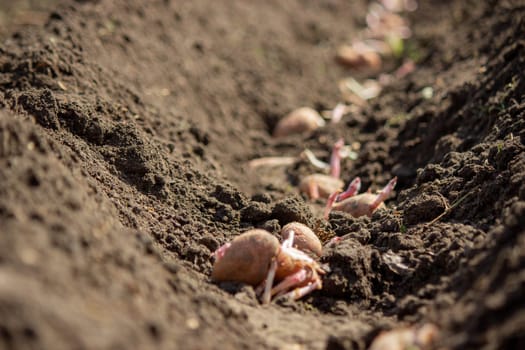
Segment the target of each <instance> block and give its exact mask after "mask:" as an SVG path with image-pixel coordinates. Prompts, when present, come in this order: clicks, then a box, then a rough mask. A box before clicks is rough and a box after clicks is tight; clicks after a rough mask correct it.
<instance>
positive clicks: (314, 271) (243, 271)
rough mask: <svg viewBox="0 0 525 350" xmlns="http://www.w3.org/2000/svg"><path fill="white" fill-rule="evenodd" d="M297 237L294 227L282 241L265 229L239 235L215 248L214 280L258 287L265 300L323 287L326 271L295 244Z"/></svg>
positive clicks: (294, 295)
mask: <svg viewBox="0 0 525 350" xmlns="http://www.w3.org/2000/svg"><path fill="white" fill-rule="evenodd" d="M294 237H295V232H294V231H293V230H291V231H290V233H289V236H288V238H287V239H285V240H284V241H283V243H282V244H281V245H279V241H278V240H277V238H275V237H274V236H272V235H271V234H270V233H269V232H268V231H265V230H260V229H253V230H249V231H247V232H245V233H243V234H241V235H240V236H237V237H236V238H234V239H233V240H232V241H231V242H229V243H226V244H225V245H223V246H221V247H220V248H219V249H217V250H216V251H215V253H214V255H215V263H214V265H213V272H212V275H211V277H212V280H214V281H216V282H221V281H235V282H243V283H247V284H250V285H252V286H254V287H257V291H258V294H259V295H260V296H261V301H262V303H263V304H267V303H269V302H270V300H271V298H272V297H277V296H284V297H288V298H291V299H293V300H297V299H299V298H301V297H303V296H304V295H306V294H308V293H311V292H312V291H314V290H316V289H321V288H322V282H321V278H320V277H319V274H323V273H324V271H323V270H322V269H321V267H320V265H319V264H318V263H317V262H316V261H315V260H314V259H312V258H311V257H309V256H308V255H307V254H306V253H304V252H302V251H300V250H298V249H296V248H293V247H292V245H293V241H294ZM274 281H276V282H277V284H275V286H274Z"/></svg>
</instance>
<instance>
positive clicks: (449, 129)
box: [0, 0, 525, 349]
mask: <svg viewBox="0 0 525 350" xmlns="http://www.w3.org/2000/svg"><path fill="white" fill-rule="evenodd" d="M368 5H369V4H368V3H367V2H365V1H356V2H348V1H342V0H330V1H322V2H306V1H299V0H293V1H286V2H282V1H264V2H263V1H260V2H255V1H253V2H232V1H226V0H218V1H214V2H209V1H191V2H174V1H150V2H148V4H147V5H145V4H144V2H142V1H138V0H134V1H123V0H122V1H106V0H101V1H76V2H72V3H66V4H63V5H61V6H57V7H56V8H55V9H54V10H52V11H50V12H49V13H48V14H47V15H46V17H45V18H47V19H46V20H45V21H42V22H44V24H42V25H39V23H32V25H26V24H24V25H20V23H15V24H13V23H11V24H8V26H7V31H10V32H11V33H10V34H9V35H6V36H5V37H6V39H5V41H4V43H3V45H2V47H1V48H0V107H2V109H1V110H0V232H1V233H2V241H3V244H1V245H0V315H1V317H0V347H3V348H55V349H57V348H64V349H66V348H72V347H73V348H152V347H155V348H169V349H173V348H184V349H202V348H225V347H226V348H236V349H238V348H275V349H289V348H290V349H291V348H294V349H295V348H308V349H310V348H313V349H325V348H327V349H366V348H367V347H368V346H369V345H370V344H371V342H372V340H373V339H374V337H375V336H376V335H377V334H378V333H379V332H380V331H381V330H384V329H390V328H396V327H401V326H404V325H412V324H417V325H421V324H424V323H428V322H431V323H434V324H435V325H437V326H438V327H439V329H440V335H439V337H438V339H437V343H436V346H437V347H439V348H451V349H467V348H469V349H479V348H487V349H493V348H494V349H495V348H498V349H499V348H508V349H512V348H523V347H525V339H524V334H525V310H524V305H523V297H522V295H523V289H524V283H525V280H524V277H523V276H524V272H523V271H524V269H525V260H524V259H525V222H524V218H525V152H524V151H525V146H524V141H525V117H524V108H525V105H524V104H523V101H522V100H523V96H524V90H525V81H523V77H522V69H521V68H522V67H523V66H524V65H525V45H524V42H523V40H522V38H521V33H523V32H524V31H525V19H524V18H525V17H524V15H525V11H524V10H523V9H524V6H523V4H520V2H519V1H516V2H512V1H501V2H498V1H491V2H487V3H484V4H480V3H479V2H473V1H472V2H424V3H421V4H419V8H418V9H417V10H416V11H414V12H412V13H410V14H408V15H407V16H408V18H409V19H410V22H411V28H412V30H413V32H414V36H413V38H411V39H409V40H408V41H407V42H406V52H407V54H410V55H411V56H412V57H413V58H414V59H417V65H416V70H415V71H414V72H413V73H412V74H409V75H407V76H405V77H403V78H400V79H395V80H394V81H392V82H391V83H390V84H389V85H388V86H386V87H385V88H384V89H383V91H382V93H381V95H380V96H379V97H377V98H375V99H372V100H370V101H369V103H368V104H366V105H365V106H364V107H362V108H359V109H356V110H353V111H352V112H350V113H348V114H346V115H345V116H344V117H343V120H342V121H341V122H340V123H339V124H334V123H328V124H327V125H326V126H325V127H323V128H320V129H317V130H315V131H313V132H311V133H309V134H304V135H294V136H289V137H285V138H279V139H275V138H273V137H272V136H271V131H272V130H273V127H274V126H275V125H276V123H277V121H278V120H279V119H280V118H281V117H282V116H284V115H285V114H286V113H288V112H289V111H291V110H293V109H295V108H297V107H301V106H310V107H313V108H315V109H316V110H319V111H322V110H325V109H332V108H333V107H334V106H335V105H336V103H337V102H339V101H340V99H341V97H340V91H339V88H338V83H337V82H338V81H339V80H340V79H341V78H343V77H345V76H348V75H350V74H353V75H354V76H356V77H357V78H359V79H364V78H367V77H370V76H371V75H369V74H368V73H359V72H357V73H355V72H349V71H347V70H345V68H342V67H340V66H338V65H337V64H336V63H335V61H334V54H335V49H336V47H337V46H338V45H339V44H341V43H345V42H349V41H350V40H351V39H352V38H353V37H356V36H357V35H358V33H359V32H360V30H361V29H362V27H363V25H364V24H363V23H364V18H365V15H366V12H367V8H368ZM0 20H1V17H0ZM0 27H2V26H0ZM2 31H3V32H4V30H2ZM401 59H402V58H399V59H397V60H392V62H388V63H387V65H386V67H385V69H386V70H388V69H390V68H392V67H395V66H397V65H399V64H400V63H401ZM339 138H343V139H344V140H345V141H346V142H347V143H352V142H353V143H355V144H357V145H360V148H359V147H356V148H355V149H354V150H355V151H356V152H357V157H356V158H355V159H353V158H347V159H345V160H344V161H343V163H342V179H343V180H344V181H345V182H346V183H348V182H349V181H350V180H351V179H352V178H353V177H355V176H359V177H360V178H361V180H362V182H363V187H364V188H369V187H371V188H372V189H374V190H375V189H377V188H380V186H383V185H384V184H385V183H386V182H387V181H388V180H389V179H390V178H392V177H393V176H397V178H398V186H397V188H396V192H395V193H394V194H393V195H392V196H391V199H390V200H389V201H388V202H387V206H388V209H387V210H379V211H377V212H376V213H374V214H373V215H372V217H371V218H368V217H364V218H358V219H356V218H353V217H352V216H350V215H349V214H345V213H340V212H332V213H331V215H330V218H329V220H328V221H325V220H322V219H321V215H320V213H321V211H322V205H323V203H324V202H323V201H322V200H317V201H313V202H311V201H308V200H307V199H306V197H305V196H304V195H302V194H300V193H299V192H298V190H297V187H296V186H297V185H298V183H299V181H300V179H301V178H302V177H304V176H305V175H307V174H311V173H314V172H319V170H318V169H316V168H315V167H314V166H313V165H312V164H311V163H310V162H309V161H308V160H307V159H306V158H304V157H303V156H301V154H302V153H303V151H304V150H305V149H306V148H308V149H309V150H311V151H312V152H313V153H314V154H315V155H316V156H317V157H319V158H321V159H322V160H324V161H328V159H329V157H330V156H329V154H330V151H331V148H332V145H333V144H334V142H335V141H337V140H338V139H339ZM266 156H288V157H297V158H296V160H294V161H293V162H292V163H293V164H288V165H286V166H277V167H259V168H256V169H253V168H250V167H249V166H248V162H249V161H250V160H252V159H255V158H259V157H266ZM292 221H299V222H303V223H305V224H308V225H309V226H310V227H312V228H314V229H315V231H316V232H317V234H318V235H319V236H320V237H321V238H322V239H323V241H325V242H326V241H328V240H329V239H330V238H332V237H334V236H340V237H341V238H342V239H341V241H340V243H338V244H330V245H328V246H327V247H326V249H325V252H324V254H323V256H322V257H321V262H322V263H323V264H326V266H329V272H328V273H327V274H326V275H325V276H324V277H323V289H322V290H320V291H316V292H314V293H312V294H311V295H309V296H307V297H305V298H304V299H303V300H301V301H299V302H295V303H292V302H288V301H282V300H280V301H277V302H275V303H272V304H271V305H270V306H268V307H262V306H260V305H259V303H258V301H257V298H256V296H255V292H254V289H253V288H252V287H249V286H245V285H240V284H235V283H221V284H219V285H217V284H213V283H211V281H210V279H209V276H210V272H211V268H212V263H213V259H212V258H211V255H212V253H213V252H214V251H215V250H216V249H217V248H218V247H219V246H221V245H222V244H224V243H226V242H227V241H229V240H231V239H232V238H233V237H235V236H237V235H238V234H239V233H240V232H243V231H245V230H247V229H250V228H254V227H257V228H265V229H267V230H269V231H271V232H272V233H273V234H277V233H278V232H279V230H280V228H281V227H282V226H284V225H285V224H286V223H288V222H292Z"/></svg>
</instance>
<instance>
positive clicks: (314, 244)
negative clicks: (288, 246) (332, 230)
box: [281, 222, 323, 257]
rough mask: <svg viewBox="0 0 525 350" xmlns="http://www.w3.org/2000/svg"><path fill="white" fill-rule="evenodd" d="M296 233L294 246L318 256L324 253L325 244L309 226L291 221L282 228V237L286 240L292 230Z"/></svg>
mask: <svg viewBox="0 0 525 350" xmlns="http://www.w3.org/2000/svg"><path fill="white" fill-rule="evenodd" d="M292 231H293V232H294V233H295V238H294V241H293V246H294V247H295V248H297V249H299V250H301V251H303V252H305V253H312V254H313V255H314V256H316V257H320V256H321V255H322V254H323V245H322V244H321V241H320V240H319V237H317V235H316V234H315V233H314V231H312V229H311V228H309V227H308V226H306V225H304V224H301V223H300V222H290V223H288V224H286V225H284V227H283V228H282V230H281V237H282V238H283V239H284V240H286V239H288V237H289V236H290V233H291V232H292Z"/></svg>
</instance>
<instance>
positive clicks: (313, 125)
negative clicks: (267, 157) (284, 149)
mask: <svg viewBox="0 0 525 350" xmlns="http://www.w3.org/2000/svg"><path fill="white" fill-rule="evenodd" d="M325 124H326V122H325V121H324V119H323V117H321V115H320V114H319V113H318V112H317V111H316V110H315V109H312V108H310V107H302V108H299V109H296V110H294V111H292V112H290V113H289V114H287V115H286V116H285V117H284V118H283V119H281V120H280V121H279V122H278V123H277V125H276V126H275V129H274V130H273V136H274V137H284V136H288V135H292V134H301V133H305V132H309V131H313V130H315V129H317V128H319V127H322V126H324V125H325Z"/></svg>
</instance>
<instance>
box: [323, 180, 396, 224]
mask: <svg viewBox="0 0 525 350" xmlns="http://www.w3.org/2000/svg"><path fill="white" fill-rule="evenodd" d="M396 183H397V177H394V178H393V179H392V180H390V182H389V183H388V184H387V185H386V186H385V187H384V188H383V189H382V190H381V191H380V192H379V193H378V194H373V193H371V192H367V193H362V194H359V195H356V193H358V192H359V189H360V188H361V179H360V178H359V177H356V178H355V179H354V180H353V181H352V182H351V183H350V185H348V189H347V190H346V191H345V192H343V193H340V192H339V191H336V192H334V193H332V194H331V195H330V197H329V198H328V201H327V203H326V209H325V213H324V217H325V219H328V216H329V215H330V211H332V210H336V211H343V212H346V213H349V214H350V215H352V216H353V217H355V218H357V217H360V216H364V215H366V216H369V217H370V216H372V214H373V213H374V212H375V211H376V210H377V209H380V208H384V207H385V205H384V203H383V202H384V200H385V199H386V198H387V197H388V196H389V194H390V193H391V192H392V190H393V189H394V187H395V186H396Z"/></svg>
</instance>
